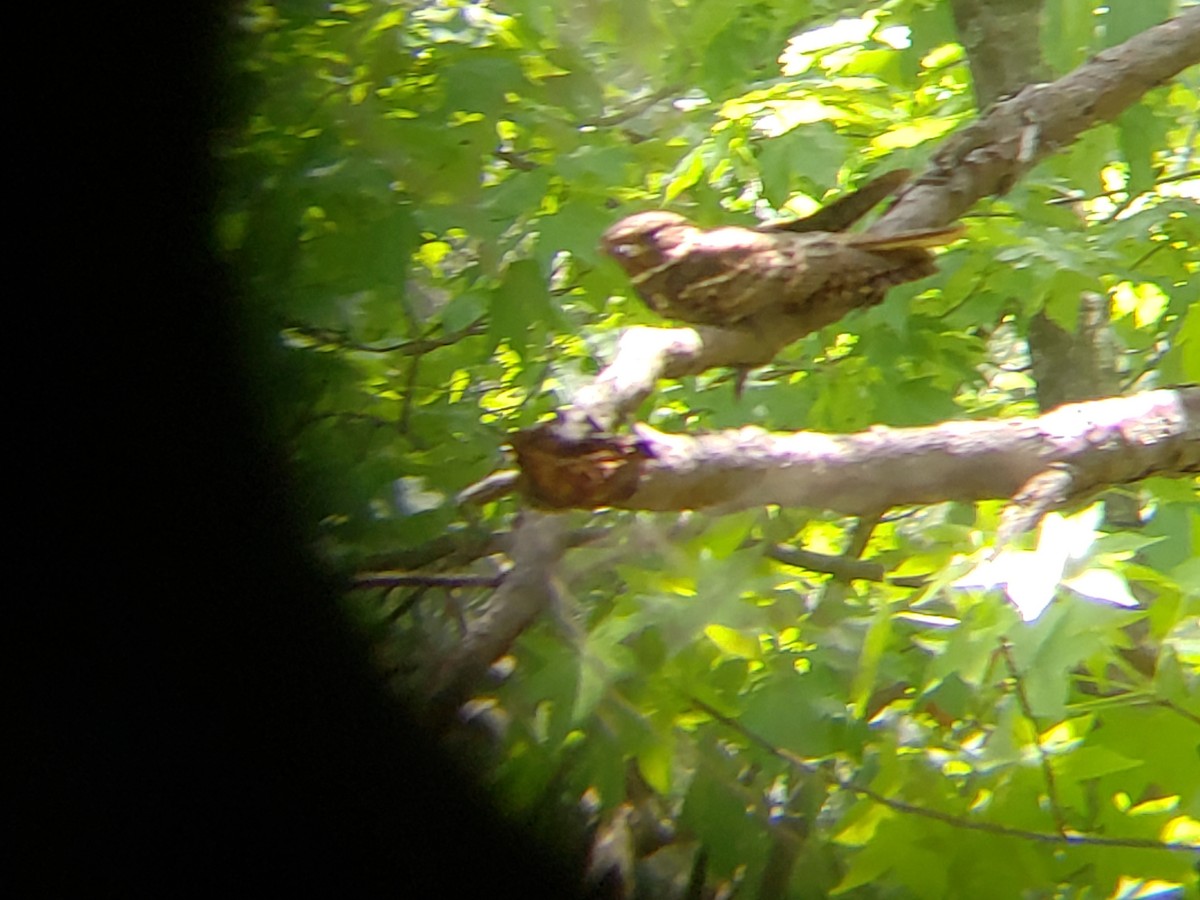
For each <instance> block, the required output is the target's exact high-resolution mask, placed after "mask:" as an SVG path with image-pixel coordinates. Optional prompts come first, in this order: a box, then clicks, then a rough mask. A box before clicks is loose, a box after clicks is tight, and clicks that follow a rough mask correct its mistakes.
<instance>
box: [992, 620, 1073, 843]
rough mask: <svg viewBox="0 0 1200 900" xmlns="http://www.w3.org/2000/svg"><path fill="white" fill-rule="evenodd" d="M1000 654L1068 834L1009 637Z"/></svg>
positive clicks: (1057, 818) (1057, 817)
mask: <svg viewBox="0 0 1200 900" xmlns="http://www.w3.org/2000/svg"><path fill="white" fill-rule="evenodd" d="M1000 655H1001V656H1002V657H1003V658H1004V664H1005V665H1006V666H1007V667H1008V674H1009V676H1010V677H1011V678H1012V682H1013V692H1014V693H1015V694H1016V695H1017V703H1018V704H1020V707H1021V714H1022V715H1024V716H1025V718H1026V720H1027V721H1028V722H1029V724H1030V726H1031V727H1032V728H1033V746H1034V747H1036V748H1037V755H1038V759H1039V760H1040V761H1041V764H1042V775H1043V776H1044V777H1045V779H1046V797H1047V798H1048V799H1049V801H1050V811H1051V812H1052V813H1053V814H1054V824H1055V827H1057V828H1058V830H1059V832H1060V833H1062V834H1066V833H1067V823H1066V820H1065V819H1064V818H1063V813H1062V806H1060V805H1059V802H1058V788H1057V787H1056V786H1055V783H1054V767H1053V766H1051V765H1050V756H1049V754H1048V753H1046V748H1045V747H1043V746H1042V728H1041V726H1040V725H1039V724H1038V720H1037V719H1036V718H1035V717H1034V715H1033V707H1031V706H1030V705H1029V697H1028V695H1027V694H1026V693H1025V682H1024V680H1023V678H1022V676H1021V672H1020V670H1019V669H1018V668H1017V663H1016V660H1014V659H1013V655H1012V644H1011V643H1009V641H1008V638H1001V639H1000Z"/></svg>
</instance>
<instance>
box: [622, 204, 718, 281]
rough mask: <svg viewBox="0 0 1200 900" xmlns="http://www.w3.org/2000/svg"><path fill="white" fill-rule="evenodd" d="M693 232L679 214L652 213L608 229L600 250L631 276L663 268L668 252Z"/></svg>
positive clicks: (694, 229) (640, 214) (641, 214)
mask: <svg viewBox="0 0 1200 900" xmlns="http://www.w3.org/2000/svg"><path fill="white" fill-rule="evenodd" d="M695 231H696V226H695V225H693V224H692V223H691V222H689V221H688V220H687V219H685V218H684V217H683V216H681V215H679V214H678V213H673V212H667V211H666V210H661V209H654V210H650V211H649V212H640V213H634V214H633V215H632V216H626V217H625V218H624V219H622V220H621V221H620V222H617V223H616V224H615V225H613V226H611V227H610V228H609V229H608V230H607V231H605V232H604V235H603V237H601V239H600V246H601V248H603V250H604V252H605V253H607V254H608V255H609V256H611V257H612V258H613V259H615V260H616V261H617V263H618V264H620V266H621V268H622V269H624V270H625V271H626V273H627V274H629V275H631V276H633V275H637V274H639V273H641V272H645V271H648V270H649V269H653V268H654V267H656V266H660V265H662V264H663V263H664V262H666V261H667V259H668V254H669V253H670V251H671V250H672V249H673V248H675V247H677V246H678V245H679V244H680V243H681V242H682V241H684V240H685V239H686V238H687V237H688V236H689V235H690V234H692V233H693V232H695Z"/></svg>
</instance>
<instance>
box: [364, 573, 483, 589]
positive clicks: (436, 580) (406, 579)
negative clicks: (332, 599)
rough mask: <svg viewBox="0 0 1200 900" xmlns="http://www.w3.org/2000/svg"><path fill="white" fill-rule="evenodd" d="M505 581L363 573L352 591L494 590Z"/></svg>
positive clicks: (435, 575)
mask: <svg viewBox="0 0 1200 900" xmlns="http://www.w3.org/2000/svg"><path fill="white" fill-rule="evenodd" d="M502 581H504V574H503V573H498V574H496V575H445V574H441V573H437V572H363V573H361V574H359V575H356V576H354V580H353V581H351V583H350V590H365V589H367V588H397V587H443V588H458V587H485V588H494V587H497V586H498V585H499V584H500V583H501V582H502Z"/></svg>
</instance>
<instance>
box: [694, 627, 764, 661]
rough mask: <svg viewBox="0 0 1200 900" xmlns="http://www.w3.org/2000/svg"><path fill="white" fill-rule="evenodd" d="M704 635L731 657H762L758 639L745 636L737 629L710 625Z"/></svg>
mask: <svg viewBox="0 0 1200 900" xmlns="http://www.w3.org/2000/svg"><path fill="white" fill-rule="evenodd" d="M704 634H705V636H706V637H707V638H708V639H709V640H710V641H712V642H713V643H714V644H716V645H717V647H718V648H719V649H720V650H721V652H722V653H726V654H728V655H729V656H736V657H739V658H741V659H759V658H760V657H761V656H762V648H761V647H760V646H759V642H758V638H757V637H752V636H751V635H748V634H743V633H742V632H740V631H738V630H737V629H736V628H729V627H727V626H725V625H709V626H707V627H706V628H705V629H704Z"/></svg>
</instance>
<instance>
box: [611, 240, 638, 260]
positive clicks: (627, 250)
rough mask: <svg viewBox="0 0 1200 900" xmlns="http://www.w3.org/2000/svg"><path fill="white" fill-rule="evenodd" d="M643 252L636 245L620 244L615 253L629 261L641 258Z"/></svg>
mask: <svg viewBox="0 0 1200 900" xmlns="http://www.w3.org/2000/svg"><path fill="white" fill-rule="evenodd" d="M643 251H644V248H643V247H640V246H638V245H637V244H622V245H621V246H620V247H617V253H619V254H620V255H621V256H624V257H627V258H630V259H631V258H633V257H635V256H641V255H642V253H643Z"/></svg>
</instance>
